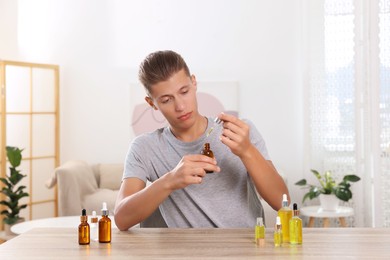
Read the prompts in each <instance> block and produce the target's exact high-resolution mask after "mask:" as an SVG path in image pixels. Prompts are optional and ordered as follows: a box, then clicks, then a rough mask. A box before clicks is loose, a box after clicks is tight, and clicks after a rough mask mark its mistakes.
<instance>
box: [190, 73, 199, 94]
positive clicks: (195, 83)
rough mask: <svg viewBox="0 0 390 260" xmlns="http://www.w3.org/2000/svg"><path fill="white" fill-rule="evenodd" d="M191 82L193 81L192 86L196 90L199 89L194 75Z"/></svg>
mask: <svg viewBox="0 0 390 260" xmlns="http://www.w3.org/2000/svg"><path fill="white" fill-rule="evenodd" d="M191 81H192V85H194V87H195V90H196V89H197V88H198V82H197V81H196V77H195V75H194V74H192V75H191Z"/></svg>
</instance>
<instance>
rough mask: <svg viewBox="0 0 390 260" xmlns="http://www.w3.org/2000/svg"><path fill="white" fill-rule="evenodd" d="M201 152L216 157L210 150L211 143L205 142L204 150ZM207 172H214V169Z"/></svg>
mask: <svg viewBox="0 0 390 260" xmlns="http://www.w3.org/2000/svg"><path fill="white" fill-rule="evenodd" d="M200 153H201V154H203V155H206V156H208V157H210V158H214V153H213V151H211V150H210V143H205V144H204V147H203V150H202V151H201V152H200ZM206 173H213V171H206Z"/></svg>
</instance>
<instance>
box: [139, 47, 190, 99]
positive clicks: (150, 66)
mask: <svg viewBox="0 0 390 260" xmlns="http://www.w3.org/2000/svg"><path fill="white" fill-rule="evenodd" d="M182 69H184V72H185V73H186V74H187V75H188V76H191V75H190V70H189V69H188V66H187V64H186V62H185V61H184V59H183V58H182V57H181V56H180V55H179V54H178V53H176V52H174V51H170V50H167V51H156V52H153V53H151V54H149V55H148V56H146V58H145V59H144V61H143V62H142V63H141V65H140V68H139V71H138V78H139V80H140V81H141V83H142V85H144V87H145V90H146V91H147V92H148V94H150V93H151V86H152V85H154V84H157V83H159V82H161V81H166V80H168V79H169V78H170V77H172V76H173V74H175V73H176V72H179V71H180V70H182Z"/></svg>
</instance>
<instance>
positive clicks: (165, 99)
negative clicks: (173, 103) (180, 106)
mask: <svg viewBox="0 0 390 260" xmlns="http://www.w3.org/2000/svg"><path fill="white" fill-rule="evenodd" d="M169 100H170V98H164V99H162V100H161V103H163V104H165V103H168V102H169Z"/></svg>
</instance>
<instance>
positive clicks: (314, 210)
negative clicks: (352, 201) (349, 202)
mask: <svg viewBox="0 0 390 260" xmlns="http://www.w3.org/2000/svg"><path fill="white" fill-rule="evenodd" d="M300 214H301V215H302V216H307V217H309V224H308V226H309V227H314V219H315V218H322V219H323V227H329V219H330V218H338V219H339V221H340V226H341V227H347V222H346V221H345V218H346V217H350V216H353V214H354V211H353V208H350V207H341V206H340V207H338V208H337V210H334V211H332V210H323V209H322V208H321V207H320V206H310V207H303V208H301V210H300Z"/></svg>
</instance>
